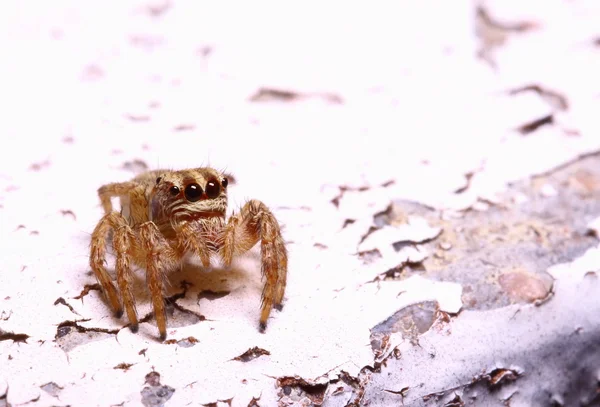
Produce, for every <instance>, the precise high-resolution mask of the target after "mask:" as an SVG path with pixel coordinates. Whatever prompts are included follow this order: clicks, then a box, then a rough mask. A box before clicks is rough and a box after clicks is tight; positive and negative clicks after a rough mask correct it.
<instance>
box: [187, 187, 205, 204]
mask: <svg viewBox="0 0 600 407" xmlns="http://www.w3.org/2000/svg"><path fill="white" fill-rule="evenodd" d="M185 198H186V199H187V200H188V201H190V202H196V201H198V200H199V199H200V198H202V188H200V185H198V184H196V183H193V184H189V185H188V186H187V187H185Z"/></svg>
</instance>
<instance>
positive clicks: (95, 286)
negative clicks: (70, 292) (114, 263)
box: [73, 283, 101, 301]
mask: <svg viewBox="0 0 600 407" xmlns="http://www.w3.org/2000/svg"><path fill="white" fill-rule="evenodd" d="M92 290H95V291H100V290H101V288H100V284H98V283H96V284H86V285H85V286H84V287H83V290H81V292H80V293H79V295H78V296H77V297H73V299H74V300H81V301H83V297H85V296H86V295H88V294H89V293H90V291H92Z"/></svg>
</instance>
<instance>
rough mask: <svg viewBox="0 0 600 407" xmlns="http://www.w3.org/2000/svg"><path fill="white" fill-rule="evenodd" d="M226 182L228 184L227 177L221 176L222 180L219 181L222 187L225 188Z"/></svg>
mask: <svg viewBox="0 0 600 407" xmlns="http://www.w3.org/2000/svg"><path fill="white" fill-rule="evenodd" d="M227 184H229V180H228V179H227V178H223V181H221V185H223V188H227Z"/></svg>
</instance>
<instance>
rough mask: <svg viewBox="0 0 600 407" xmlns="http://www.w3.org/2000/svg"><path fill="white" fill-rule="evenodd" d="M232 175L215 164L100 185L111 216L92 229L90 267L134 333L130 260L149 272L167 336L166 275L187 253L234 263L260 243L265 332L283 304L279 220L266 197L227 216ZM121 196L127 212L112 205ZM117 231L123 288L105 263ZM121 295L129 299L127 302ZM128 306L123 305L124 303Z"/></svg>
mask: <svg viewBox="0 0 600 407" xmlns="http://www.w3.org/2000/svg"><path fill="white" fill-rule="evenodd" d="M227 184H228V180H227V177H225V176H224V175H223V174H222V173H220V172H219V171H217V170H215V169H213V168H208V167H204V168H195V169H188V170H182V171H168V170H156V171H149V172H146V173H143V174H141V175H139V176H137V177H135V178H134V179H133V180H131V181H130V182H123V183H114V184H107V185H104V186H102V187H100V188H99V189H98V195H99V197H100V201H101V203H102V207H103V208H104V212H105V215H104V216H103V217H102V219H100V222H98V225H97V226H96V228H95V229H94V232H93V233H92V243H91V251H90V266H91V267H92V270H93V271H94V273H95V275H96V277H97V279H98V281H99V282H100V284H101V286H102V289H103V292H104V293H105V295H106V296H107V297H108V301H109V302H110V304H111V306H112V309H113V310H114V312H115V314H116V316H117V317H121V316H122V315H123V305H124V307H125V312H126V313H127V317H128V319H129V322H130V328H131V330H132V331H133V332H137V330H138V318H137V313H136V308H135V301H134V298H133V296H132V292H131V263H134V264H136V265H138V266H140V267H143V268H145V269H146V282H147V284H148V289H149V290H150V293H151V297H152V305H153V308H154V316H155V318H156V324H157V326H158V331H159V333H160V338H161V339H162V340H164V339H166V337H167V319H166V314H165V304H164V299H163V278H164V275H165V273H166V272H168V271H170V270H173V269H175V268H177V267H178V266H181V265H182V263H183V259H184V256H185V255H186V254H187V253H194V254H196V255H198V256H199V257H200V260H201V261H202V264H203V266H204V267H208V266H209V265H210V257H211V255H213V254H216V255H219V256H220V257H221V258H222V260H223V262H224V264H225V265H226V266H229V265H230V264H231V261H232V259H233V257H234V256H239V255H241V254H243V253H245V252H247V251H248V250H250V249H251V248H252V247H253V246H254V245H255V244H256V243H258V242H259V241H260V248H261V265H262V267H261V269H262V274H263V278H265V279H266V281H265V285H264V288H263V292H262V306H261V313H260V325H259V326H260V330H261V331H264V330H265V328H266V325H267V319H268V318H269V314H270V313H271V308H272V307H273V305H275V306H276V307H280V306H281V303H282V301H283V295H284V292H285V285H286V278H287V250H286V248H285V244H284V241H283V238H282V237H281V232H280V228H279V223H278V222H277V220H276V219H275V216H273V213H272V212H271V211H270V210H269V208H268V207H267V206H266V205H265V204H264V203H262V202H260V201H257V200H250V201H248V202H247V203H246V204H245V205H244V206H243V207H242V209H241V211H240V213H239V214H234V215H232V216H231V217H229V219H228V220H226V219H225V212H226V210H227ZM112 197H119V198H120V201H121V213H119V212H116V211H114V210H113V208H112V204H111V198H112ZM111 230H112V232H113V248H114V251H115V254H116V274H117V285H118V288H119V292H120V295H119V292H117V289H116V288H115V286H114V284H113V282H112V281H111V280H112V279H111V277H110V276H109V274H108V273H107V272H106V269H105V267H104V264H105V258H106V245H107V242H108V235H109V232H110V231H111ZM121 300H122V302H121ZM122 304H123V305H122Z"/></svg>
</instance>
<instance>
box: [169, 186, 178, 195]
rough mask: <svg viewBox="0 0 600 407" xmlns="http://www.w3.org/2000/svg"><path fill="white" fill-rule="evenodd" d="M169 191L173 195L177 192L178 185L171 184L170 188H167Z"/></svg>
mask: <svg viewBox="0 0 600 407" xmlns="http://www.w3.org/2000/svg"><path fill="white" fill-rule="evenodd" d="M169 193H170V194H171V195H173V196H175V195H177V194H179V187H176V186H175V185H173V186H172V187H171V188H170V189H169Z"/></svg>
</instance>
